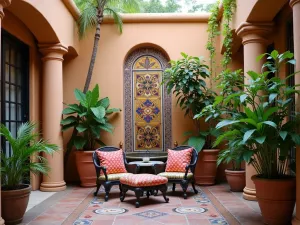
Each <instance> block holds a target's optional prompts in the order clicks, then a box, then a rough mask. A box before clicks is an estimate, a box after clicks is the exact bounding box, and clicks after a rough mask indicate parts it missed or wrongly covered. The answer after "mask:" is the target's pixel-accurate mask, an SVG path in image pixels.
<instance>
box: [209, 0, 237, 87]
mask: <svg viewBox="0 0 300 225" xmlns="http://www.w3.org/2000/svg"><path fill="white" fill-rule="evenodd" d="M222 4H223V15H222V16H223V32H222V35H223V36H224V43H223V44H224V47H225V52H224V54H223V59H222V62H221V64H222V67H223V70H225V69H226V68H227V67H228V65H229V63H230V62H231V55H232V52H231V46H232V32H231V27H230V23H231V21H232V16H233V13H234V11H235V8H236V0H222ZM219 5H220V0H218V1H217V2H216V3H215V4H214V5H213V7H212V8H211V11H210V13H211V15H210V17H209V20H208V29H207V31H208V41H207V44H206V49H207V50H208V51H209V53H210V55H209V58H210V71H211V74H212V78H214V77H215V76H214V68H215V67H216V60H215V56H216V37H217V36H219V35H220V31H219V30H220V29H219V28H220V24H219V23H220V22H219ZM210 80H211V82H212V79H210ZM211 85H212V83H211Z"/></svg>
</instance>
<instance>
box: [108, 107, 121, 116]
mask: <svg viewBox="0 0 300 225" xmlns="http://www.w3.org/2000/svg"><path fill="white" fill-rule="evenodd" d="M115 112H121V109H116V108H112V109H108V110H106V114H108V115H109V114H112V113H115Z"/></svg>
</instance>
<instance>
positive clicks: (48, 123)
mask: <svg viewBox="0 0 300 225" xmlns="http://www.w3.org/2000/svg"><path fill="white" fill-rule="evenodd" d="M39 47H40V52H41V53H42V54H43V56H44V57H43V58H42V60H43V91H42V93H43V98H42V99H43V100H42V101H43V103H42V120H43V122H42V129H43V137H44V139H45V140H48V141H49V142H50V143H53V144H56V145H58V147H59V149H60V150H59V151H58V152H56V153H54V154H53V155H45V157H46V158H47V159H48V163H49V167H50V169H51V170H50V172H49V173H48V175H45V176H43V182H42V184H41V187H40V190H41V191H63V190H65V189H66V183H65V181H64V166H63V161H64V160H63V159H64V151H63V141H62V133H61V126H60V120H61V113H62V110H63V55H64V54H65V53H67V48H66V47H64V46H63V45H61V44H55V45H39Z"/></svg>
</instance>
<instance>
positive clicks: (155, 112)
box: [124, 48, 172, 151]
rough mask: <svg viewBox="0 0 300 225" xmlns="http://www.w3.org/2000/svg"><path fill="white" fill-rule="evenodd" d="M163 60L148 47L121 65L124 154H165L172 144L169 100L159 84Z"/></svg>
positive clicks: (158, 53)
mask: <svg viewBox="0 0 300 225" xmlns="http://www.w3.org/2000/svg"><path fill="white" fill-rule="evenodd" d="M168 66H169V64H168V60H167V57H165V56H164V55H163V54H162V53H161V52H159V51H157V50H155V49H152V48H141V49H138V50H136V51H134V52H132V53H131V54H130V55H129V56H128V57H127V59H126V61H125V65H124V96H125V99H124V101H125V102H124V105H125V109H124V111H125V113H124V114H125V151H143V150H149V151H150V150H159V151H165V150H167V149H168V148H171V145H172V134H171V132H172V131H171V129H172V124H171V107H172V98H171V95H168V94H167V90H166V88H165V86H164V85H161V81H162V76H163V71H164V70H165V69H166V68H167V67H168Z"/></svg>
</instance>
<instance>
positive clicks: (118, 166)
mask: <svg viewBox="0 0 300 225" xmlns="http://www.w3.org/2000/svg"><path fill="white" fill-rule="evenodd" d="M96 152H97V155H98V158H99V160H100V165H101V166H103V167H105V168H106V173H107V174H114V173H127V171H126V168H125V164H124V158H123V150H118V151H113V152H102V151H96ZM101 175H103V172H102V170H101Z"/></svg>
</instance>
